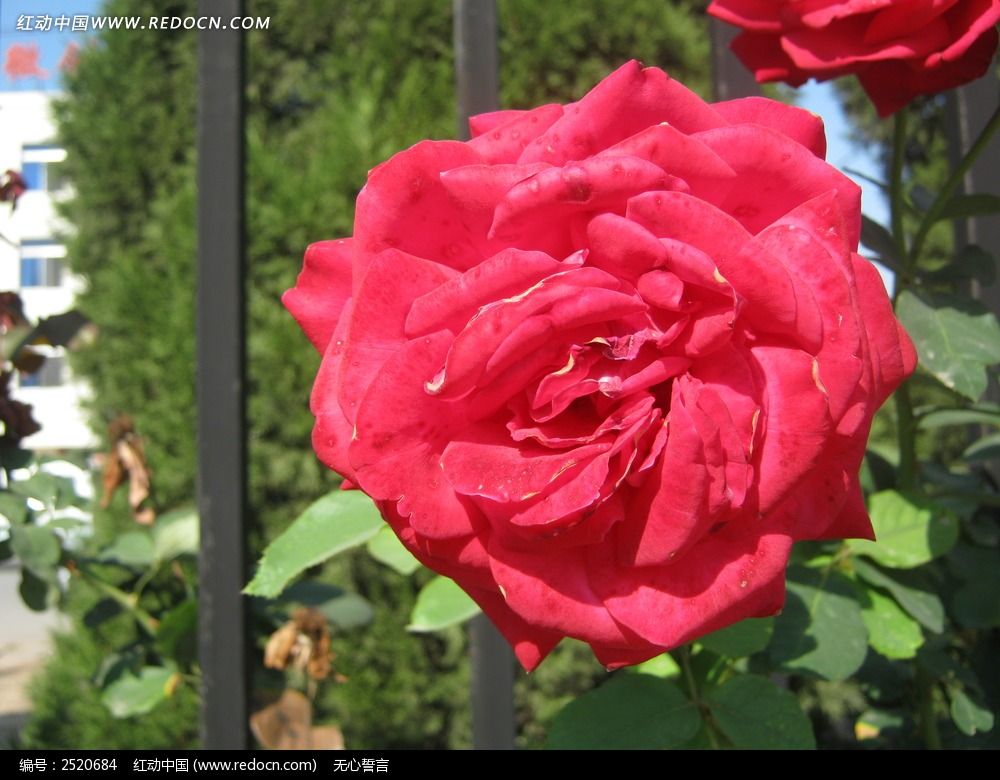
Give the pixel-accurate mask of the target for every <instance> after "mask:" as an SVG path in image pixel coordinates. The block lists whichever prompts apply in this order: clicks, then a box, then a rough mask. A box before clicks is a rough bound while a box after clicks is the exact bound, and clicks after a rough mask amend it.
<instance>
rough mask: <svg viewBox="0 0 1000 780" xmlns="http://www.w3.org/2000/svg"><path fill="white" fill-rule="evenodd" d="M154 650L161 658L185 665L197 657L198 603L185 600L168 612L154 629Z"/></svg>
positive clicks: (191, 599) (192, 600) (190, 599)
mask: <svg viewBox="0 0 1000 780" xmlns="http://www.w3.org/2000/svg"><path fill="white" fill-rule="evenodd" d="M156 649H157V651H158V652H159V653H160V655H161V656H163V657H166V658H170V659H172V660H173V661H175V662H176V663H177V664H179V665H182V666H183V665H187V664H190V663H192V662H194V660H195V659H196V658H197V656H198V602H197V601H195V600H194V599H193V598H189V599H186V600H185V601H182V602H181V603H180V604H178V605H177V606H176V607H174V608H173V609H170V610H168V611H167V612H165V613H164V614H163V617H162V618H161V619H160V625H159V626H158V627H157V629H156Z"/></svg>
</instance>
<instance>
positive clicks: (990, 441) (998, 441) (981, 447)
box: [962, 433, 1000, 462]
mask: <svg viewBox="0 0 1000 780" xmlns="http://www.w3.org/2000/svg"><path fill="white" fill-rule="evenodd" d="M962 457H963V458H965V459H966V460H968V461H972V462H978V461H985V460H997V459H998V458H1000V433H994V434H991V435H989V436H984V437H983V438H981V439H978V440H977V441H974V442H973V443H972V444H970V445H969V446H968V447H967V448H966V450H965V452H963V453H962Z"/></svg>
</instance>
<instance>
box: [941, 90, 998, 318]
mask: <svg viewBox="0 0 1000 780" xmlns="http://www.w3.org/2000/svg"><path fill="white" fill-rule="evenodd" d="M998 104H1000V81H998V80H997V77H996V74H994V72H993V71H992V70H991V71H990V72H989V73H987V74H986V75H985V76H983V77H982V78H980V79H978V80H976V81H974V82H972V83H971V84H966V85H965V86H964V87H961V88H960V89H957V90H955V91H954V92H953V93H952V94H950V95H949V96H948V112H949V116H948V128H947V129H948V140H949V147H950V149H949V151H950V156H951V158H952V165H953V166H954V165H957V163H958V161H959V160H961V158H962V156H963V155H964V154H965V151H966V150H967V149H968V148H969V147H970V146H971V145H972V143H973V141H975V140H976V137H977V136H978V135H979V132H980V131H981V130H982V129H983V127H984V126H985V125H986V123H987V121H989V118H990V116H992V114H993V112H994V111H995V110H996V108H997V105H998ZM998 172H1000V138H997V137H994V138H993V140H992V141H991V142H990V143H989V144H988V145H987V147H986V148H985V149H984V150H983V152H982V154H981V155H980V156H979V158H978V159H977V160H976V162H975V164H974V165H973V166H972V168H971V169H970V170H969V172H968V173H967V174H966V175H965V181H964V182H963V184H964V190H965V192H968V193H986V194H990V195H1000V179H998V178H997V174H998ZM956 239H957V243H958V244H959V246H957V247H956V248H957V249H961V245H962V244H966V243H972V244H978V245H979V246H981V247H983V249H985V250H986V251H987V252H990V253H991V254H992V255H993V256H994V257H998V256H1000V216H998V215H996V214H989V215H984V216H978V217H973V218H971V219H968V220H965V221H964V222H963V223H960V224H959V225H958V228H957V230H956ZM972 293H973V296H974V297H976V298H979V299H980V300H981V301H983V302H984V303H985V304H986V305H987V306H989V307H990V308H991V309H993V311H994V312H996V313H997V314H998V315H1000V283H997V282H994V283H993V284H992V285H990V286H988V287H984V286H982V285H979V284H978V283H976V284H975V285H974V289H973V291H972Z"/></svg>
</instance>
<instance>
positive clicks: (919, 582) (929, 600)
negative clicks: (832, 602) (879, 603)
mask: <svg viewBox="0 0 1000 780" xmlns="http://www.w3.org/2000/svg"><path fill="white" fill-rule="evenodd" d="M853 565H854V571H855V572H856V573H857V575H858V576H859V577H861V578H862V579H863V580H865V582H868V583H869V584H871V585H874V586H875V587H878V588H883V589H884V590H887V591H888V592H889V593H890V594H892V597H893V598H894V599H896V601H897V602H899V606H901V607H902V608H903V609H905V610H906V611H907V612H908V613H909V614H910V615H911V616H912V617H914V618H916V619H917V621H919V622H920V624H921V625H922V626H923V627H924V628H926V629H928V630H930V631H933V632H934V633H935V634H940V633H941V632H942V631H944V604H942V603H941V598H940V597H939V596H938V595H937V593H935V592H934V589H933V587H932V586H931V585H930V584H928V583H927V582H926V579H925V577H924V575H923V573H922V572H918V571H894V572H893V573H892V575H891V576H890V575H889V574H887V573H886V572H884V571H882V570H881V569H879V568H878V567H876V566H873V565H872V564H870V563H868V562H867V561H864V560H862V559H860V558H856V559H855V560H854V561H853Z"/></svg>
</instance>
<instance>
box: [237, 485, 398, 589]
mask: <svg viewBox="0 0 1000 780" xmlns="http://www.w3.org/2000/svg"><path fill="white" fill-rule="evenodd" d="M382 524H383V521H382V517H381V515H379V512H378V508H377V507H376V506H375V504H374V503H372V500H371V499H370V498H368V496H366V495H365V494H364V493H362V492H361V491H359V490H334V491H333V492H331V493H328V494H327V495H325V496H323V498H321V499H319V500H318V501H316V502H315V503H313V504H312V505H310V506H309V507H308V508H307V509H306V511H305V512H303V513H302V514H301V515H299V516H298V517H297V518H296V519H295V522H293V523H292V524H291V525H290V526H289V527H288V528H287V529H286V530H285V531H284V533H282V534H281V536H279V537H278V538H277V539H275V540H274V541H273V542H271V544H270V545H269V546H268V548H267V549H266V550H265V551H264V557H263V558H261V561H260V566H259V567H258V569H257V574H256V575H255V576H254V578H253V580H252V581H251V582H250V584H249V585H248V586H247V587H246V589H245V590H244V592H245V593H248V594H250V595H251V596H265V597H267V598H273V597H274V596H277V595H278V594H279V593H281V591H282V589H283V588H284V587H285V586H286V585H287V584H288V583H289V581H291V580H292V579H293V578H294V577H296V576H298V575H299V574H301V573H302V572H303V571H305V570H306V569H308V568H309V567H310V566H315V565H316V564H319V563H322V562H323V561H325V560H326V559H327V558H329V557H331V556H333V555H336V554H337V553H340V552H343V551H344V550H349V549H351V548H352V547H357V546H358V545H359V544H364V543H365V542H367V541H368V540H369V539H371V538H372V537H373V536H374V535H375V534H376V533H378V531H379V529H380V528H381V527H382Z"/></svg>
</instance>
